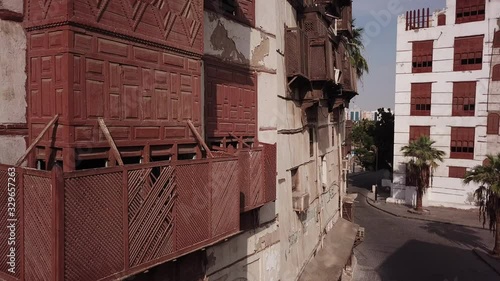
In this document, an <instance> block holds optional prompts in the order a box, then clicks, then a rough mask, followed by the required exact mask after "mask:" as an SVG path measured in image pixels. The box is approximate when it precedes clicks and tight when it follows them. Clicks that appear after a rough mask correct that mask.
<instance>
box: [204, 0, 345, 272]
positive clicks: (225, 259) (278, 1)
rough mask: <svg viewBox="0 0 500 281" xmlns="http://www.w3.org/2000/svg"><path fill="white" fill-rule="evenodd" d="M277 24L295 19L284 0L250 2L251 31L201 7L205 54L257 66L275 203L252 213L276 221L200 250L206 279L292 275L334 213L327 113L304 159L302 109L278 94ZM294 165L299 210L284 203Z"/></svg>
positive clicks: (335, 168) (281, 66) (334, 164)
mask: <svg viewBox="0 0 500 281" xmlns="http://www.w3.org/2000/svg"><path fill="white" fill-rule="evenodd" d="M277 11H279V12H277ZM285 24H286V25H287V26H296V24H297V17H296V13H295V11H294V9H293V8H292V6H291V5H290V4H289V3H288V1H286V0H271V1H266V0H257V1H256V24H255V26H256V28H250V27H248V26H244V25H241V24H239V23H236V22H233V21H230V20H227V19H224V18H221V17H219V16H217V15H216V14H213V13H211V12H205V54H206V55H209V56H212V57H217V58H219V59H222V60H225V61H227V62H230V63H236V64H246V65H247V66H249V67H251V68H252V69H254V70H256V71H257V78H258V127H259V133H258V134H259V140H260V141H262V142H269V143H274V142H277V144H278V145H277V149H278V162H277V201H276V203H275V204H267V205H266V206H264V207H262V208H261V210H260V213H259V217H260V221H261V223H262V222H269V221H270V220H271V219H273V218H275V217H276V220H275V221H274V222H271V223H268V224H266V226H265V227H262V228H259V229H256V230H254V231H250V232H245V233H243V234H241V235H240V236H238V237H235V238H233V239H231V240H229V241H227V242H225V243H223V244H220V245H216V246H214V247H211V248H210V249H207V254H208V255H209V257H210V259H209V280H217V281H222V280H228V281H231V280H234V279H235V278H247V279H248V280H249V281H257V280H266V281H268V280H269V281H278V280H296V278H297V277H298V274H299V273H300V271H301V269H302V268H303V266H305V265H306V264H307V262H308V261H309V260H310V258H311V257H312V254H313V253H314V251H315V249H317V247H318V245H319V241H320V237H321V235H322V234H323V229H328V230H329V229H330V228H331V226H332V225H333V223H334V222H335V221H336V220H337V219H338V217H339V215H340V213H339V208H340V206H339V201H340V200H339V199H340V198H339V197H340V186H341V184H340V172H339V168H340V166H339V164H338V153H339V151H338V149H337V148H336V147H332V146H331V132H333V129H332V127H331V124H330V121H329V120H330V115H329V114H328V112H327V110H325V111H322V112H318V124H317V125H318V126H320V127H321V130H318V134H317V136H320V137H319V139H316V142H315V146H314V156H312V157H311V156H310V154H309V132H308V130H307V129H304V130H301V129H302V128H303V127H304V125H305V123H304V122H303V121H304V117H305V116H304V115H303V111H302V110H301V109H300V107H298V106H297V105H296V104H295V103H294V102H292V101H290V100H287V99H286V98H285V97H286V96H287V93H286V91H287V90H286V87H285V85H286V72H285V60H284V57H283V56H282V55H281V54H280V52H283V51H284V50H285V42H284V28H283V27H284V25H285ZM277 50H279V51H280V52H278V51H277ZM278 132H279V133H278ZM336 143H337V142H336ZM323 160H324V161H323ZM323 165H324V166H323ZM296 167H298V169H299V170H298V175H299V190H303V191H307V192H308V193H309V195H310V200H309V203H310V206H309V208H308V209H307V210H306V211H305V212H304V213H297V212H295V211H293V208H292V178H291V172H290V170H291V169H292V168H296ZM325 171H326V172H325ZM325 173H326V174H325ZM324 174H325V175H324ZM324 178H326V182H325V184H324V186H323V182H324V180H323V179H324ZM235 261H237V262H236V263H235Z"/></svg>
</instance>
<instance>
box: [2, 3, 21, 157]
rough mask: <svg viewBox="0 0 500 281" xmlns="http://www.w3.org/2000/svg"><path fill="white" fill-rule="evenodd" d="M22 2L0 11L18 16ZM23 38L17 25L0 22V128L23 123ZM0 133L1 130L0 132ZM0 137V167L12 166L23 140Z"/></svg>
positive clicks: (9, 5)
mask: <svg viewBox="0 0 500 281" xmlns="http://www.w3.org/2000/svg"><path fill="white" fill-rule="evenodd" d="M22 2H23V1H20V0H3V1H0V9H4V10H8V11H12V12H16V13H22V10H23V4H22ZM25 66H26V36H25V33H24V30H23V27H22V25H21V23H19V22H13V21H8V20H2V19H0V127H5V126H6V125H10V124H16V125H18V124H25V123H26V87H25V85H26V72H25ZM0 131H1V130H0ZM9 134H10V133H9V131H8V130H7V131H4V133H3V134H0V163H3V164H14V163H15V161H16V160H17V159H18V158H19V157H20V156H21V155H22V154H23V152H24V151H25V149H26V143H25V140H24V137H23V136H20V135H9Z"/></svg>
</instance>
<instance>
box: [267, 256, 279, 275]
mask: <svg viewBox="0 0 500 281" xmlns="http://www.w3.org/2000/svg"><path fill="white" fill-rule="evenodd" d="M278 261H279V254H278V253H277V252H276V251H272V252H271V253H269V254H268V256H267V258H266V271H271V270H275V269H277V268H278Z"/></svg>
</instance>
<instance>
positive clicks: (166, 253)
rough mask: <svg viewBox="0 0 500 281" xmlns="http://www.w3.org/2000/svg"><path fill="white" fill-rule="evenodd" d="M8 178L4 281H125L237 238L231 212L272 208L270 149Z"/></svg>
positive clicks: (4, 176)
mask: <svg viewBox="0 0 500 281" xmlns="http://www.w3.org/2000/svg"><path fill="white" fill-rule="evenodd" d="M9 172H11V171H10V170H9V167H7V166H5V165H0V185H1V186H2V187H5V188H1V189H0V199H1V200H2V201H3V202H6V203H5V204H3V205H2V207H0V208H1V210H0V211H1V213H0V219H2V221H3V222H7V223H11V222H12V223H13V227H11V228H10V229H7V228H5V227H2V228H1V231H0V238H1V239H2V241H4V242H5V243H2V245H1V246H0V251H1V252H0V262H1V265H0V278H1V279H4V280H23V281H24V280H25V281H31V280H61V281H62V280H68V281H69V280H86V281H92V280H115V279H118V278H122V277H124V276H129V275H132V274H135V273H137V272H140V271H143V270H145V269H147V268H150V267H152V266H155V265H157V264H160V263H163V262H166V261H169V260H172V259H175V258H177V257H179V256H181V255H184V254H186V253H189V252H192V251H195V250H199V249H202V248H204V247H207V246H210V245H212V244H214V243H217V242H219V241H221V240H223V239H225V238H228V237H230V236H232V235H235V234H237V233H238V232H239V231H240V219H239V218H240V212H243V211H248V210H252V209H255V208H258V207H260V206H262V205H264V204H265V203H267V202H271V201H274V200H275V199H276V146H275V145H263V147H260V148H254V149H251V150H245V151H240V152H239V154H238V155H237V156H236V157H230V158H227V157H226V158H211V159H200V160H187V161H176V162H155V163H148V164H139V165H130V166H121V167H112V168H103V169H92V170H82V171H74V172H62V170H61V169H60V168H59V167H55V168H54V169H53V170H52V171H40V170H33V169H27V168H21V167H16V172H15V175H14V173H12V172H11V174H10V175H9ZM9 178H10V180H9ZM9 182H10V183H11V187H15V189H16V192H15V196H13V195H14V194H12V193H10V194H9V193H8V189H7V187H8V185H9ZM9 192H10V191H9ZM10 197H12V198H15V202H14V201H12V203H13V204H11V205H9V206H7V202H8V200H9V199H8V198H10ZM14 203H15V204H14ZM8 207H9V208H11V209H7V208H8ZM9 237H12V238H10V239H11V240H12V241H14V242H15V243H13V244H8V243H7V242H8V241H9ZM11 247H13V248H12V249H11ZM11 252H12V253H13V254H11ZM9 255H10V256H9ZM12 256H13V257H14V258H12ZM9 261H14V262H13V263H11V265H12V267H11V266H10V265H9V263H8V262H9Z"/></svg>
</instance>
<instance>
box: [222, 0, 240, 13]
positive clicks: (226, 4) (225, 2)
mask: <svg viewBox="0 0 500 281" xmlns="http://www.w3.org/2000/svg"><path fill="white" fill-rule="evenodd" d="M220 8H221V9H222V10H224V12H226V13H229V14H231V15H233V16H236V10H237V8H238V3H236V0H222V1H221V2H220Z"/></svg>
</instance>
